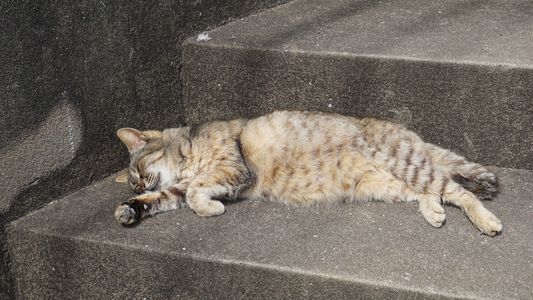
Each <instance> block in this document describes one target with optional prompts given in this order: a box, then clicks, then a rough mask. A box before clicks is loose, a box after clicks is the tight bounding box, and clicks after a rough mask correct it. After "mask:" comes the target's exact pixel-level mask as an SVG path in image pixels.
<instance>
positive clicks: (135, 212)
mask: <svg viewBox="0 0 533 300" xmlns="http://www.w3.org/2000/svg"><path fill="white" fill-rule="evenodd" d="M185 206H187V203H186V202H185V193H184V192H183V191H182V190H181V189H179V188H176V187H172V188H170V189H167V190H164V191H161V192H148V193H144V194H142V195H139V196H135V197H133V198H131V199H129V200H128V201H125V202H122V203H121V204H120V205H119V206H117V208H116V209H115V218H116V219H117V221H118V222H119V223H120V224H122V225H131V224H134V223H137V222H138V221H140V220H141V219H143V218H146V217H148V216H153V215H155V214H157V213H161V212H165V211H169V210H174V209H177V208H182V207H185Z"/></svg>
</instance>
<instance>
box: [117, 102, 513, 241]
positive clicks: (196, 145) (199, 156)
mask: <svg viewBox="0 0 533 300" xmlns="http://www.w3.org/2000/svg"><path fill="white" fill-rule="evenodd" d="M117 134H118V137H119V138H120V140H121V141H122V142H123V143H124V144H125V145H126V146H127V148H128V150H129V152H130V157H131V162H130V166H129V169H128V172H127V174H123V175H121V176H119V177H118V178H117V181H119V182H128V183H129V184H130V186H131V187H132V189H133V190H134V191H135V192H136V193H138V194H140V195H138V196H136V197H134V198H132V199H130V200H128V201H126V202H123V203H121V204H120V205H119V206H118V207H117V208H116V211H115V217H116V219H117V220H118V222H120V223H121V224H123V225H129V224H133V223H135V222H137V221H139V220H140V219H142V218H144V217H147V216H152V215H154V214H156V213H159V212H163V211H168V210H172V209H176V208H178V207H185V206H188V207H190V208H191V209H192V210H193V211H194V212H195V213H196V214H198V215H199V216H203V217H210V216H217V215H220V214H223V213H224V210H225V208H224V205H223V204H222V203H221V202H220V201H218V200H216V199H220V198H221V197H226V198H230V199H235V198H236V197H243V198H250V199H272V200H276V201H281V202H285V203H291V204H301V205H308V204H312V203H316V202H334V201H356V200H357V201H361V200H363V201H366V200H383V201H385V202H407V201H418V202H419V210H420V213H421V214H422V216H423V217H424V218H425V219H426V220H427V221H428V222H429V223H430V224H431V225H433V226H435V227H440V226H442V225H443V223H444V220H445V214H444V209H443V207H442V204H443V203H449V204H453V205H455V206H458V207H460V208H461V209H462V210H463V211H464V212H465V213H466V215H467V216H468V217H469V218H470V220H471V221H472V223H473V224H474V225H475V226H476V227H477V228H478V229H479V230H481V231H482V232H483V233H485V234H487V235H490V236H494V235H496V234H498V233H499V232H500V231H501V230H502V225H501V222H500V221H499V220H498V218H496V216H494V215H493V214H492V213H491V212H490V211H489V210H487V209H486V208H485V207H484V206H483V204H482V203H481V201H480V199H491V198H493V197H494V196H495V195H496V193H497V179H496V177H495V176H494V174H492V173H490V172H489V171H487V169H486V168H485V167H483V166H481V165H479V164H475V163H471V162H468V161H466V160H465V159H464V158H463V157H461V156H459V155H457V154H455V153H453V152H451V151H449V150H445V149H442V148H439V147H437V146H434V145H432V144H428V143H425V142H423V141H422V140H421V139H420V137H418V136H417V135H416V134H415V133H413V132H411V131H409V130H407V129H405V128H404V127H402V126H401V125H397V124H394V123H391V122H387V121H381V120H376V119H373V118H363V119H356V118H352V117H347V116H342V115H337V114H329V113H317V112H297V111H293V112H289V111H279V112H274V113H272V114H269V115H265V116H262V117H259V118H256V119H250V120H244V119H239V120H233V121H228V122H210V123H206V124H203V125H199V126H189V127H180V128H173V129H166V130H164V131H142V132H141V131H138V130H135V129H131V128H122V129H120V130H118V133H117Z"/></svg>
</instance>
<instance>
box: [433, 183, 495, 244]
mask: <svg viewBox="0 0 533 300" xmlns="http://www.w3.org/2000/svg"><path fill="white" fill-rule="evenodd" d="M443 191H444V192H443V193H442V198H443V200H444V202H446V203H450V204H453V205H455V206H458V207H460V208H461V209H462V210H463V211H464V212H465V213H466V215H467V216H468V218H469V219H470V221H472V223H473V224H474V226H476V227H477V228H478V229H479V230H481V232H483V233H485V234H487V235H489V236H495V235H496V234H498V233H500V232H501V230H502V223H501V222H500V220H499V219H498V218H497V217H496V216H495V215H494V214H493V213H491V212H490V211H489V210H488V209H486V208H485V206H483V204H482V203H481V201H480V200H479V199H478V198H477V197H476V196H475V195H474V194H473V193H472V192H470V191H468V190H466V189H465V188H463V187H462V186H461V185H459V184H458V183H456V182H454V181H452V180H449V181H447V182H446V185H445V186H444V187H443Z"/></svg>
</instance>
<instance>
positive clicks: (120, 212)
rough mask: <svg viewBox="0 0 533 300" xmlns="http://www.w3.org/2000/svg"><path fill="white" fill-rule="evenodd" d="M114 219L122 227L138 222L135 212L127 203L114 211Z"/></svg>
mask: <svg viewBox="0 0 533 300" xmlns="http://www.w3.org/2000/svg"><path fill="white" fill-rule="evenodd" d="M115 219H117V221H118V222H119V223H120V224H122V225H131V224H133V223H135V222H137V221H138V219H139V218H138V215H137V212H136V211H135V209H134V208H133V207H131V206H130V205H129V204H127V203H123V204H121V205H119V206H118V207H117V209H116V210H115Z"/></svg>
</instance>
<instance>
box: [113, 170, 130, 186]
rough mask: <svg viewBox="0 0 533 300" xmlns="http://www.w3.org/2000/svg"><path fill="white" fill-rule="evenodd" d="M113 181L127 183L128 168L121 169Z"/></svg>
mask: <svg viewBox="0 0 533 300" xmlns="http://www.w3.org/2000/svg"><path fill="white" fill-rule="evenodd" d="M115 182H119V183H128V170H126V171H122V172H121V173H120V174H118V176H117V178H115Z"/></svg>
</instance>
